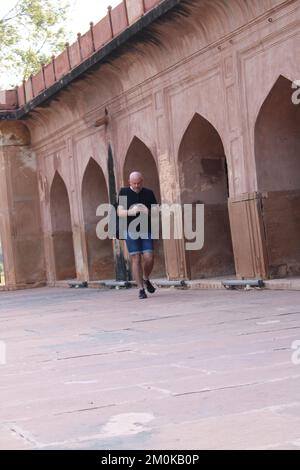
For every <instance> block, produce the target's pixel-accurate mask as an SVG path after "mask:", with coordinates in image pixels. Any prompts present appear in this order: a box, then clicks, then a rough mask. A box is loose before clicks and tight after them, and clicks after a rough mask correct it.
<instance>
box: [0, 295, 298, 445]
mask: <svg viewBox="0 0 300 470" xmlns="http://www.w3.org/2000/svg"><path fill="white" fill-rule="evenodd" d="M136 296H137V291H136V290H135V289H132V290H129V291H123V290H119V291H115V290H113V291H103V290H99V291H98V290H96V289H59V288H41V289H35V290H26V291H17V292H1V293H0V299H1V303H0V341H1V342H0V351H2V355H1V354H0V360H2V362H4V359H5V354H4V353H5V352H6V364H3V365H0V380H1V382H0V402H1V408H0V448H1V449H111V450H114V449H165V450H167V449H181V450H182V449H248V448H250V449H256V448H258V449H300V396H299V395H300V392H299V390H300V364H299V365H297V362H300V353H299V351H297V350H293V349H292V344H293V343H294V342H295V341H299V345H300V306H299V305H300V292H297V291H293V292H288V291H279V292H276V291H256V290H253V291H248V292H245V291H225V290H224V291H221V290H216V291H212V290H209V291H206V290H203V291H197V290H189V291H180V290H175V289H163V290H160V291H159V292H157V294H155V296H153V297H151V298H149V299H148V300H145V301H139V300H137V299H136ZM299 345H298V347H299ZM292 359H294V360H292Z"/></svg>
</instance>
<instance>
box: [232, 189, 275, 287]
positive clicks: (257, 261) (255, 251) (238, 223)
mask: <svg viewBox="0 0 300 470" xmlns="http://www.w3.org/2000/svg"><path fill="white" fill-rule="evenodd" d="M229 216H230V222H231V231H232V243H233V251H234V258H235V266H236V275H237V277H238V278H239V279H242V278H263V279H267V278H268V276H269V273H268V265H269V262H268V255H267V246H266V237H265V231H264V221H263V213H262V199H261V195H260V194H258V193H245V194H241V195H239V196H236V197H234V198H231V199H229Z"/></svg>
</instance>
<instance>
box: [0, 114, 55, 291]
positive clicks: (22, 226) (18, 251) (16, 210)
mask: <svg viewBox="0 0 300 470" xmlns="http://www.w3.org/2000/svg"><path fill="white" fill-rule="evenodd" d="M38 194H39V193H38V180H37V165H36V157H35V155H34V153H33V152H32V150H31V148H30V134H29V131H28V129H27V127H26V126H25V125H24V124H23V123H21V122H17V121H14V122H10V121H5V122H1V123H0V215H1V217H0V220H1V227H0V229H1V238H2V249H3V256H4V272H5V280H6V287H7V288H9V289H16V288H24V287H28V286H31V287H33V286H37V285H41V284H45V283H46V274H45V260H44V249H43V238H42V229H41V218H40V205H39V195H38Z"/></svg>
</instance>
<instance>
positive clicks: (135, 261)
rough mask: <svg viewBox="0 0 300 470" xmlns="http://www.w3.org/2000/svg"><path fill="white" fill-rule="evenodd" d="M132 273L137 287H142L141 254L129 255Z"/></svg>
mask: <svg viewBox="0 0 300 470" xmlns="http://www.w3.org/2000/svg"><path fill="white" fill-rule="evenodd" d="M131 266H132V274H133V278H134V280H135V282H136V283H137V286H138V288H139V289H144V282H143V270H142V259H141V255H140V254H138V255H132V256H131Z"/></svg>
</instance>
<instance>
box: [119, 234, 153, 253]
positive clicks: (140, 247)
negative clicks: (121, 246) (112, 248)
mask: <svg viewBox="0 0 300 470" xmlns="http://www.w3.org/2000/svg"><path fill="white" fill-rule="evenodd" d="M124 238H125V240H126V245H127V249H128V252H129V254H130V256H133V255H139V254H143V253H153V251H154V247H153V240H152V238H151V234H146V235H145V236H144V237H143V238H138V239H137V240H133V239H132V238H131V236H130V234H129V233H127V234H126V237H124Z"/></svg>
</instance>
